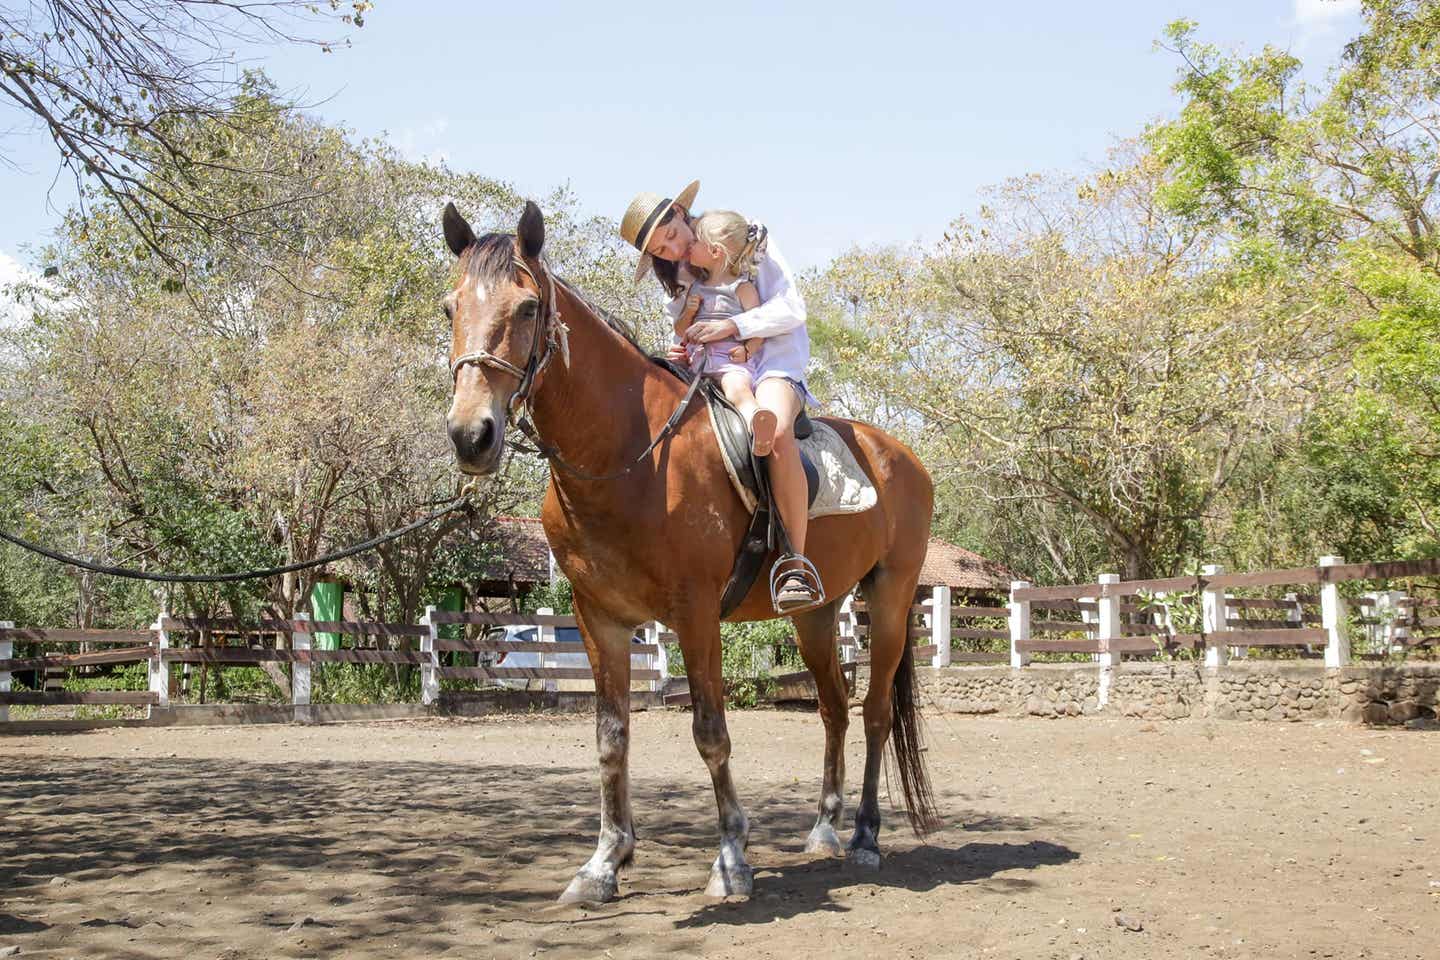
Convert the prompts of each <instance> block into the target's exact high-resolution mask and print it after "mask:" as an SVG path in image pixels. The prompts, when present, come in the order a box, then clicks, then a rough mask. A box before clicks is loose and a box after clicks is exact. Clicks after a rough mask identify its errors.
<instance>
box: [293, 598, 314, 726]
mask: <svg viewBox="0 0 1440 960" xmlns="http://www.w3.org/2000/svg"><path fill="white" fill-rule="evenodd" d="M295 619H296V620H297V621H300V620H304V621H308V620H309V619H310V615H309V614H307V613H297V614H295ZM290 649H291V650H292V651H294V652H295V653H296V657H295V660H294V661H293V662H292V663H291V664H290V703H291V705H292V706H293V707H294V708H295V722H296V723H309V722H310V657H309V656H308V654H309V653H310V632H309V631H308V630H305V631H301V630H296V631H294V632H292V633H291V634H290Z"/></svg>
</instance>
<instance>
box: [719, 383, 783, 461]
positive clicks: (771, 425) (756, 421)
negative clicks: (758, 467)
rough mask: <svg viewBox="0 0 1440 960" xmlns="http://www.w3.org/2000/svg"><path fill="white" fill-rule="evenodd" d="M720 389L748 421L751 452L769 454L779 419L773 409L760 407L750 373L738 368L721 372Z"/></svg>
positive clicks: (759, 454) (759, 455) (773, 443)
mask: <svg viewBox="0 0 1440 960" xmlns="http://www.w3.org/2000/svg"><path fill="white" fill-rule="evenodd" d="M720 389H722V390H724V391H725V399H726V400H729V401H730V402H731V403H733V404H734V405H735V409H737V410H739V411H740V413H741V415H742V416H744V417H745V419H746V420H747V421H749V423H750V434H751V437H752V438H753V439H752V446H751V452H752V453H754V454H755V456H757V457H765V456H769V455H770V451H771V448H773V447H774V445H775V428H776V425H777V424H778V423H779V420H778V418H777V417H776V416H775V412H774V411H773V410H766V409H764V408H762V407H761V406H760V404H759V403H758V402H757V401H756V399H755V391H754V389H753V388H752V381H751V379H750V375H749V374H748V373H741V372H740V371H739V370H731V371H730V372H728V373H724V374H721V376H720Z"/></svg>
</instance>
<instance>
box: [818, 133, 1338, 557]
mask: <svg viewBox="0 0 1440 960" xmlns="http://www.w3.org/2000/svg"><path fill="white" fill-rule="evenodd" d="M1116 161H1117V163H1116V166H1115V168H1114V169H1112V170H1108V171H1105V172H1102V173H1101V174H1099V175H1097V176H1096V177H1093V178H1091V179H1089V180H1085V181H1074V180H1068V179H1058V180H1055V179H1049V180H1047V179H1045V178H1040V177H1030V178H1025V179H1022V180H1017V181H1012V182H1011V183H1009V184H1007V185H1006V186H1005V187H1004V188H1003V189H1002V190H1000V191H999V192H998V194H997V196H996V199H995V202H994V203H992V204H990V205H988V206H987V207H985V208H984V210H983V211H982V214H981V217H980V219H979V221H978V222H977V223H975V224H967V223H957V224H956V225H955V226H954V227H953V228H952V230H951V231H950V233H949V235H948V236H947V238H946V240H945V241H944V242H943V243H941V244H940V245H938V246H937V247H935V248H934V249H931V250H929V251H926V252H924V254H923V255H922V256H920V257H907V256H903V255H899V254H896V253H894V252H882V253H880V254H876V255H874V256H864V255H858V256H854V257H850V258H846V259H845V260H843V261H841V263H840V264H839V265H838V266H837V269H835V270H832V271H831V272H830V273H829V274H828V275H827V277H826V278H824V280H823V281H822V283H821V285H820V290H819V291H818V293H819V296H817V297H816V298H815V299H816V306H817V313H820V314H824V315H825V316H826V318H827V319H826V321H825V323H826V324H827V325H828V326H829V327H837V326H838V327H840V328H842V329H843V331H844V332H843V335H842V336H839V337H837V336H835V335H834V334H833V333H832V334H830V335H829V336H827V338H826V342H825V350H826V352H827V354H828V355H829V356H830V357H832V358H833V359H834V360H837V361H839V362H841V363H844V364H847V365H848V366H849V373H848V374H847V379H848V380H849V381H850V383H851V384H852V387H851V389H852V390H854V389H859V390H861V391H863V392H868V393H869V394H870V395H871V398H872V400H871V402H872V404H879V403H882V402H883V403H885V404H889V405H890V407H891V408H892V409H894V410H895V411H896V412H895V414H894V416H893V418H892V419H893V420H894V421H895V422H896V423H897V424H898V425H899V426H900V427H901V428H902V429H906V430H907V432H908V433H909V435H910V436H912V437H913V439H914V441H915V442H916V444H917V445H918V446H919V447H920V448H921V450H922V452H923V455H924V456H925V458H926V462H927V464H929V465H930V466H931V468H932V471H933V472H934V473H936V475H937V477H938V479H939V480H940V481H941V486H942V494H944V495H945V497H944V499H945V500H948V501H949V503H950V504H951V506H950V507H948V508H942V510H948V511H950V512H951V514H952V516H953V517H954V519H953V520H952V522H953V523H955V524H956V525H957V526H959V527H961V528H962V529H963V528H967V527H968V528H969V529H971V530H978V531H982V532H983V531H987V530H988V531H989V533H988V535H987V536H986V537H985V540H986V541H989V542H982V543H981V544H979V545H980V546H981V547H982V549H984V548H989V547H991V543H995V544H997V545H998V546H999V547H1000V549H998V550H995V549H993V548H992V549H990V550H989V552H991V553H992V555H994V556H996V558H997V559H1001V560H1004V561H1006V562H1009V563H1010V564H1011V565H1012V566H1015V567H1017V568H1018V569H1026V570H1028V571H1029V572H1031V573H1033V574H1036V575H1042V576H1056V577H1060V578H1063V579H1075V578H1077V577H1081V576H1088V575H1090V574H1091V573H1093V572H1095V570H1094V567H1093V566H1092V564H1098V563H1102V562H1103V563H1104V564H1106V565H1107V566H1110V565H1113V566H1112V567H1111V568H1112V569H1117V570H1118V572H1120V573H1122V574H1123V575H1125V576H1126V577H1128V578H1142V577H1147V576H1150V575H1154V574H1165V573H1171V572H1174V571H1176V570H1177V569H1179V567H1180V566H1181V565H1182V564H1183V563H1184V561H1186V560H1187V559H1189V558H1191V557H1193V556H1195V555H1197V554H1198V553H1201V552H1203V551H1204V541H1205V538H1206V531H1207V524H1209V523H1211V522H1212V520H1213V514H1214V512H1215V510H1216V509H1217V506H1218V505H1219V504H1220V503H1221V502H1222V501H1223V498H1224V496H1225V495H1226V493H1227V486H1228V484H1229V483H1230V481H1231V479H1232V478H1233V477H1234V476H1235V475H1236V473H1237V471H1238V470H1239V469H1240V468H1241V466H1242V465H1243V464H1245V463H1246V462H1247V458H1249V457H1251V456H1253V455H1254V454H1255V452H1256V451H1257V450H1261V449H1268V448H1269V447H1270V446H1271V445H1273V444H1275V443H1279V442H1283V438H1284V437H1286V436H1288V435H1290V433H1291V432H1292V431H1293V430H1294V426H1295V424H1296V423H1297V421H1298V419H1299V417H1300V415H1301V414H1302V412H1303V411H1304V410H1305V409H1306V408H1307V407H1308V406H1309V404H1310V403H1311V397H1310V395H1309V389H1308V386H1307V384H1309V383H1312V382H1314V380H1315V378H1316V377H1318V376H1319V375H1320V373H1321V372H1322V371H1323V370H1324V369H1325V365H1326V363H1327V348H1328V347H1329V346H1330V344H1331V343H1332V342H1333V333H1332V329H1331V320H1332V318H1331V316H1330V314H1329V313H1328V312H1327V311H1326V310H1325V309H1324V305H1323V304H1314V303H1311V302H1307V301H1306V299H1305V297H1304V296H1303V294H1304V291H1303V290H1300V289H1296V288H1295V287H1294V286H1293V285H1291V284H1287V283H1285V282H1284V278H1283V277H1281V276H1278V275H1277V274H1276V273H1275V272H1274V271H1273V270H1269V269H1263V268H1262V267H1259V266H1257V265H1256V264H1254V263H1252V262H1248V261H1243V260H1237V259H1235V258H1233V257H1232V256H1231V255H1230V254H1229V252H1228V251H1227V250H1226V249H1225V247H1224V245H1223V244H1222V243H1221V238H1220V236H1219V235H1218V234H1217V233H1216V232H1214V231H1209V230H1204V229H1194V228H1192V227H1191V226H1190V225H1188V224H1187V223H1185V222H1183V221H1182V220H1180V219H1178V218H1176V217H1173V216H1168V215H1166V214H1165V212H1164V211H1163V210H1162V209H1160V208H1159V207H1158V206H1157V204H1156V202H1155V200H1154V196H1155V191H1156V188H1157V186H1158V183H1159V181H1160V179H1161V177H1162V171H1161V169H1160V167H1159V166H1158V164H1156V163H1155V162H1154V161H1153V160H1151V159H1150V158H1148V157H1147V156H1145V155H1143V154H1141V153H1137V152H1134V151H1133V149H1132V150H1130V151H1122V152H1121V153H1119V154H1117V157H1116ZM862 264H863V266H860V265H862ZM942 502H943V501H942ZM956 504H960V505H961V506H959V507H958V508H957V507H956V506H955V505H956ZM957 513H958V515H956V514H957ZM987 514H988V515H987Z"/></svg>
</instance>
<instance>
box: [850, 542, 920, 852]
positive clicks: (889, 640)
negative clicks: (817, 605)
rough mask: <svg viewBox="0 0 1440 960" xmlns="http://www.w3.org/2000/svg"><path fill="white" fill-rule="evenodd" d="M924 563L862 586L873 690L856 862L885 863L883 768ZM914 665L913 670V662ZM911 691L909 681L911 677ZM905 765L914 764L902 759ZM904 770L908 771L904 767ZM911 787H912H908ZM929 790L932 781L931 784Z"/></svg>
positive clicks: (880, 573) (878, 574)
mask: <svg viewBox="0 0 1440 960" xmlns="http://www.w3.org/2000/svg"><path fill="white" fill-rule="evenodd" d="M918 576H919V565H918V563H917V564H914V565H913V567H912V566H911V565H908V564H907V565H905V566H904V567H901V568H898V569H897V568H893V567H892V568H885V567H876V568H875V569H874V570H872V571H871V572H870V575H869V577H867V578H866V580H865V582H864V586H863V588H862V589H863V592H864V596H865V602H866V607H867V608H868V610H869V612H870V690H869V692H868V693H867V694H866V695H865V784H864V787H863V788H862V790H861V793H860V807H859V809H857V810H856V811H855V834H854V836H853V837H851V839H850V846H849V848H848V850H847V851H846V858H847V859H849V860H850V861H851V862H852V863H854V864H856V865H857V866H862V867H871V868H873V867H878V866H880V773H881V770H880V768H881V765H882V764H883V762H884V758H885V745H886V742H887V741H888V740H889V739H890V734H891V726H892V722H893V720H894V718H895V717H894V712H893V711H894V705H895V700H894V697H895V693H896V691H895V688H894V684H895V678H896V673H897V671H898V670H899V669H900V667H901V659H902V657H904V656H905V654H906V650H907V648H908V647H909V644H910V640H909V638H908V636H907V632H908V627H909V618H910V604H911V601H912V600H913V599H914V597H915V583H916V579H917V578H918ZM909 668H912V669H913V663H912V664H911V665H910V667H909ZM906 682H907V690H908V683H909V682H910V681H909V679H907V681H906ZM901 763H902V766H907V765H909V764H910V761H909V760H908V758H904V757H902V758H901ZM902 772H904V771H903V770H902ZM907 789H908V788H907ZM926 789H927V791H928V783H927V787H926Z"/></svg>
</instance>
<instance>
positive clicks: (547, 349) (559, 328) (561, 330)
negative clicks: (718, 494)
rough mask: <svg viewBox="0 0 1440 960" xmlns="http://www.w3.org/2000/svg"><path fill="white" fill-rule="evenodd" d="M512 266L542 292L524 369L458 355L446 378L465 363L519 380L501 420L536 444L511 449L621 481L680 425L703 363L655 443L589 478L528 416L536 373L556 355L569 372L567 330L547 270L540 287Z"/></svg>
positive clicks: (476, 354)
mask: <svg viewBox="0 0 1440 960" xmlns="http://www.w3.org/2000/svg"><path fill="white" fill-rule="evenodd" d="M512 262H513V263H514V266H515V268H516V269H517V270H520V271H522V272H523V273H524V274H525V275H526V276H527V277H529V278H530V281H531V282H532V283H534V284H535V289H536V290H544V291H545V301H544V302H543V303H542V304H541V306H540V318H541V319H540V329H539V330H537V331H536V334H535V336H534V337H533V338H532V339H531V343H530V359H529V360H528V361H526V363H525V366H524V367H523V368H521V367H517V366H516V365H515V364H513V363H511V362H510V361H509V360H506V359H505V358H504V357H500V356H496V355H495V354H494V353H491V352H490V351H489V350H472V351H470V352H469V353H464V354H461V355H460V356H458V357H456V358H455V359H454V360H452V361H451V362H450V376H451V377H452V378H458V377H459V376H460V371H461V370H462V369H463V368H464V367H466V366H467V365H469V364H476V365H481V366H487V367H494V368H495V369H496V370H500V371H502V372H504V373H508V374H509V375H510V376H512V377H514V378H515V379H517V380H519V381H520V385H519V386H518V387H517V388H516V390H515V393H514V394H512V395H511V397H510V404H509V407H508V409H507V410H506V419H507V420H508V421H509V422H511V423H513V424H514V425H515V427H516V428H517V429H518V430H519V431H520V432H521V433H523V434H525V436H526V437H528V438H529V439H530V442H531V443H533V444H534V445H535V448H534V449H533V450H530V449H527V448H525V447H523V446H521V445H520V444H518V443H516V442H515V441H513V440H512V441H511V445H512V446H514V447H515V448H516V449H518V450H520V451H522V452H525V453H535V454H539V455H540V456H543V457H544V458H545V459H547V460H549V461H550V462H551V464H553V465H554V466H556V467H559V468H560V469H561V470H564V471H565V472H566V473H569V474H571V475H572V476H575V477H579V478H580V479H581V480H614V479H616V478H618V477H623V476H624V475H625V474H627V473H629V472H630V471H631V470H634V469H635V468H636V467H637V466H639V465H640V464H641V462H642V461H644V460H645V459H646V458H647V457H649V456H650V454H651V452H653V451H654V449H655V448H656V447H658V446H659V445H660V443H661V441H663V440H664V439H665V438H666V437H667V436H669V435H670V434H671V433H673V432H674V431H675V428H676V427H678V426H679V425H680V418H681V417H682V416H683V415H684V413H685V410H686V409H687V408H688V407H689V406H690V401H691V400H693V399H694V398H695V394H696V393H698V392H699V390H700V381H701V380H703V379H704V367H703V363H702V367H701V369H700V370H699V371H697V372H696V374H695V379H694V380H692V381H691V382H690V387H689V389H687V390H686V391H685V396H684V397H683V398H682V399H681V400H680V404H679V406H677V407H676V408H675V412H674V413H672V414H670V419H669V420H666V421H665V426H663V427H661V428H660V432H659V433H658V434H656V435H655V439H653V440H651V441H650V444H649V445H648V446H647V447H646V448H645V449H644V450H643V451H641V453H640V455H639V456H638V457H636V458H635V459H633V460H631V461H630V462H629V463H627V464H626V465H625V466H624V467H622V468H620V469H619V470H617V471H615V472H614V473H606V474H594V473H589V472H587V471H585V470H581V469H580V468H579V467H573V466H571V465H570V464H568V463H566V462H565V460H564V458H563V457H561V456H560V451H559V450H557V449H556V448H555V447H552V446H550V445H549V444H547V443H546V442H545V441H544V440H542V439H541V438H540V431H539V430H537V429H536V427H535V424H534V422H533V420H532V417H531V400H532V398H533V396H534V393H535V391H536V390H538V389H539V386H538V383H539V380H540V374H542V373H544V372H545V368H546V367H547V366H549V365H550V361H551V360H553V359H554V358H555V354H556V352H557V351H558V352H559V354H560V360H561V362H563V363H564V364H565V367H566V369H569V367H570V328H569V327H567V326H566V325H565V322H564V321H563V320H562V319H561V317H560V304H559V301H558V299H557V298H556V296H555V275H554V274H553V273H552V272H551V271H550V270H549V269H546V270H545V283H544V284H541V283H540V281H539V279H538V278H537V277H536V276H535V273H534V271H532V270H531V269H530V265H529V264H528V263H526V262H525V261H524V260H522V259H520V258H519V257H514V258H513V260H512ZM542 343H543V347H542Z"/></svg>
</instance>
